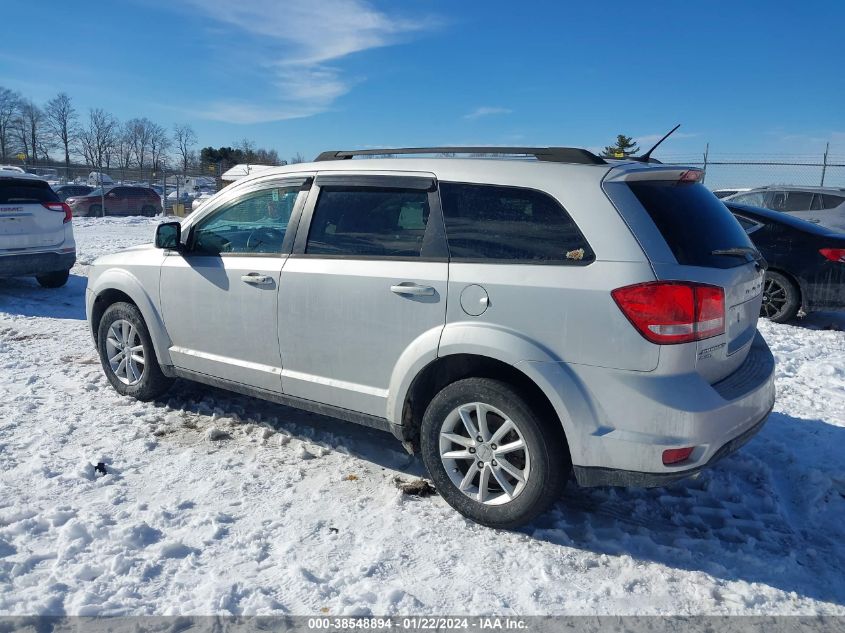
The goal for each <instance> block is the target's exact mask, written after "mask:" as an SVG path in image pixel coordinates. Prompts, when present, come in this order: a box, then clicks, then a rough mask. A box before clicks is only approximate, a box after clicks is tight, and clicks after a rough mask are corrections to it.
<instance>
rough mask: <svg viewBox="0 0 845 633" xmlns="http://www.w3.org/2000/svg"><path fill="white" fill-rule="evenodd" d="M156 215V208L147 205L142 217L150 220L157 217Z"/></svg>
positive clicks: (142, 210) (142, 211)
mask: <svg viewBox="0 0 845 633" xmlns="http://www.w3.org/2000/svg"><path fill="white" fill-rule="evenodd" d="M155 214H156V210H155V207H152V206H149V205H147V206H145V207H144V208H143V209H141V215H143V216H146V217H148V218H151V217H153V216H155Z"/></svg>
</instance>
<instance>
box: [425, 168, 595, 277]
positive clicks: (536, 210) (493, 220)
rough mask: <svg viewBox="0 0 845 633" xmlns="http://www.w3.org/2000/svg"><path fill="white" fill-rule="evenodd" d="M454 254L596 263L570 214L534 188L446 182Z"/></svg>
mask: <svg viewBox="0 0 845 633" xmlns="http://www.w3.org/2000/svg"><path fill="white" fill-rule="evenodd" d="M440 197H441V200H442V204H443V215H444V218H445V221H446V237H447V238H448V240H449V252H450V254H451V256H452V257H453V258H455V259H488V260H489V259H493V260H512V261H521V262H541V261H547V262H548V261H554V262H567V261H568V262H574V261H592V260H593V259H594V256H593V252H592V251H591V250H590V246H589V244H587V241H586V240H585V239H584V236H583V235H582V234H581V231H579V230H578V227H577V226H576V225H575V223H574V222H573V221H572V218H570V217H569V214H568V213H567V212H566V211H565V210H564V209H563V207H562V206H560V204H559V203H558V202H557V201H556V200H555V199H554V198H552V197H551V196H549V195H547V194H545V193H542V192H540V191H535V190H533V189H521V188H518V187H498V186H493V185H473V184H463V183H449V182H444V183H440Z"/></svg>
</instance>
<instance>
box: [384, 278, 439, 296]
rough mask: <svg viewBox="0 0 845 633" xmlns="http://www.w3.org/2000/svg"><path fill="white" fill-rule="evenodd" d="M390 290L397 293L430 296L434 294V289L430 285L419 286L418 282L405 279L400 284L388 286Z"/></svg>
mask: <svg viewBox="0 0 845 633" xmlns="http://www.w3.org/2000/svg"><path fill="white" fill-rule="evenodd" d="M390 292H394V293H396V294H397V295H412V296H414V297H431V296H433V295H434V293H435V290H434V288H432V287H431V286H420V285H419V284H414V283H409V282H407V281H406V282H402V283H401V284H396V285H395V286H390Z"/></svg>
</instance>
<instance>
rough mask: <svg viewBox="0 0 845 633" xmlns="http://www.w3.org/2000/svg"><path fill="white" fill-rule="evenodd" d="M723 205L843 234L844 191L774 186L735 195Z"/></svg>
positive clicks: (844, 227)
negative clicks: (761, 211) (785, 216)
mask: <svg viewBox="0 0 845 633" xmlns="http://www.w3.org/2000/svg"><path fill="white" fill-rule="evenodd" d="M725 201H726V202H727V201H730V202H734V203H736V204H744V205H746V206H751V207H763V208H764V209H771V210H772V211H780V212H782V213H787V214H789V215H791V216H794V217H796V218H799V219H801V220H805V221H807V222H812V223H813V224H820V225H821V226H824V227H827V228H829V229H833V230H834V231H838V232H839V233H845V189H836V188H833V187H786V186H782V185H773V186H771V187H759V188H757V189H749V190H747V191H743V192H740V193H736V194H734V195H732V196H727V197H726V198H725Z"/></svg>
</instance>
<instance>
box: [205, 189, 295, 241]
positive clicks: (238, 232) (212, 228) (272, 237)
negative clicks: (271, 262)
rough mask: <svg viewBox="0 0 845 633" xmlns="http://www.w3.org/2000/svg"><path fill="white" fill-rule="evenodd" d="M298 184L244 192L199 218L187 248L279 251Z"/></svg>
mask: <svg viewBox="0 0 845 633" xmlns="http://www.w3.org/2000/svg"><path fill="white" fill-rule="evenodd" d="M298 194H299V187H298V186H297V187H272V188H269V189H261V190H259V191H253V192H251V193H247V194H245V195H243V196H242V197H240V198H238V199H237V200H234V201H233V202H230V203H228V204H225V205H223V206H222V207H221V208H220V209H218V210H217V211H215V212H214V213H213V214H212V215H211V216H209V217H208V218H205V219H204V220H202V221H200V223H199V224H198V225H197V226H196V228H195V229H194V230H193V231H192V235H191V251H192V252H195V253H200V254H205V255H223V254H227V253H233V254H260V253H271V254H272V253H281V252H282V242H283V241H284V239H285V233H286V231H287V227H288V222H289V221H290V217H291V214H292V213H293V208H294V204H295V203H296V197H297V195H298Z"/></svg>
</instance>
